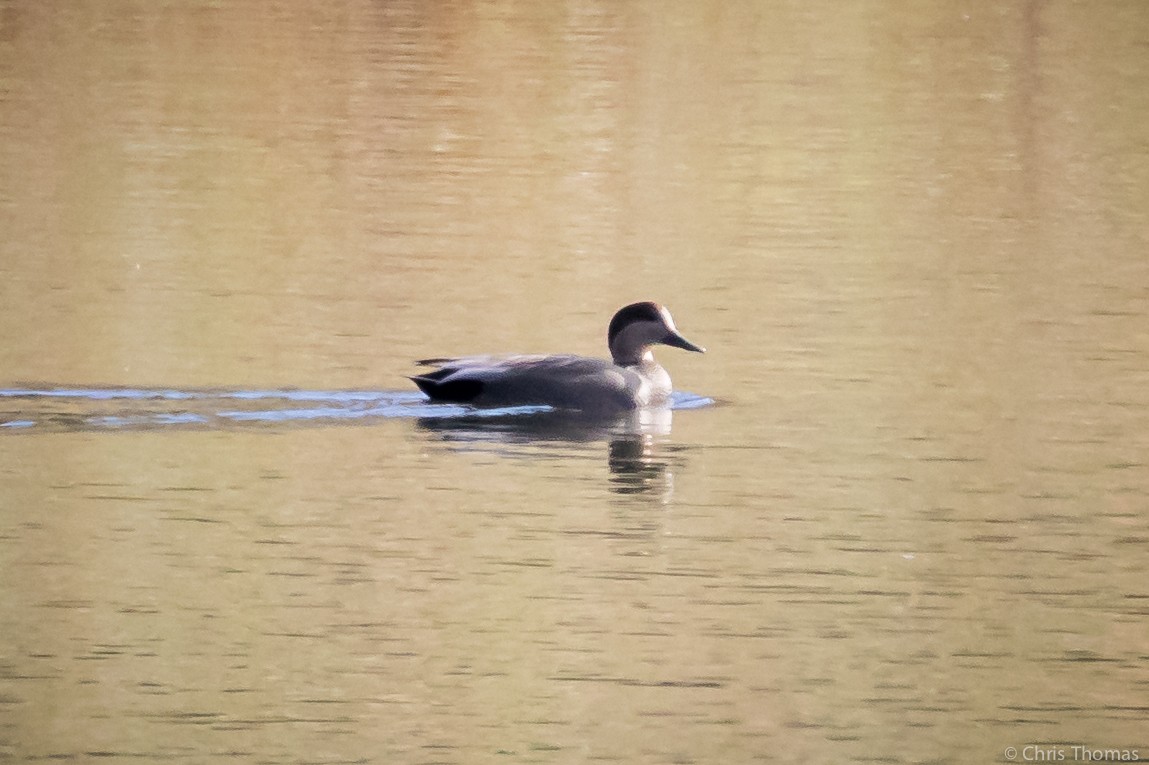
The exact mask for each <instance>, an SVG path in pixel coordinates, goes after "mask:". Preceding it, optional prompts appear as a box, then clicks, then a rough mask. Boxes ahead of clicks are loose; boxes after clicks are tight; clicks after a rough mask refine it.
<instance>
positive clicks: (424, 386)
mask: <svg viewBox="0 0 1149 765" xmlns="http://www.w3.org/2000/svg"><path fill="white" fill-rule="evenodd" d="M421 363H425V364H430V365H434V366H437V367H438V369H436V370H434V371H433V372H429V373H427V374H425V375H419V376H416V377H413V378H411V379H412V380H414V381H415V384H416V385H418V386H419V388H420V389H421V390H422V391H423V392H424V393H426V394H427V395H428V396H430V397H431V398H433V399H437V400H440V401H457V402H466V403H472V404H480V405H493V406H512V405H520V404H545V405H548V406H552V407H555V408H558V409H581V410H583V411H622V410H627V409H634V408H635V407H639V406H645V405H646V404H648V403H650V402H651V399H652V397H653V394H654V393H655V391H653V390H652V386H651V383H650V381H649V380H648V379H647V378H646V377H644V375H642V374H639V373H638V372H636V371H635V370H633V369H630V368H627V367H620V366H617V365H615V364H613V363H611V362H609V361H605V360H603V359H594V358H588V357H586V356H572V355H562V356H503V357H497V356H469V357H465V358H458V359H428V360H426V361H424V362H421ZM659 371H660V372H661V371H662V370H661V368H659ZM662 374H664V375H665V372H662ZM667 393H669V391H667Z"/></svg>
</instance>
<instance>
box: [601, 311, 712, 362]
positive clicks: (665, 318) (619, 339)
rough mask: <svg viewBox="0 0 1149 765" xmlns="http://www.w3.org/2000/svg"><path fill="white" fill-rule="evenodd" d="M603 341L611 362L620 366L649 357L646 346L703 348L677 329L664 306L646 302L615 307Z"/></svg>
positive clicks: (648, 347) (648, 350) (688, 349)
mask: <svg viewBox="0 0 1149 765" xmlns="http://www.w3.org/2000/svg"><path fill="white" fill-rule="evenodd" d="M606 341H607V344H608V345H609V346H610V355H611V358H613V359H614V363H615V364H619V365H624V366H626V365H631V364H638V363H641V362H643V361H649V360H651V359H652V358H653V354H652V353H651V351H650V347H651V346H652V345H658V344H659V343H661V344H663V345H671V346H674V347H675V348H681V349H683V350H685V351H694V352H696V353H705V351H706V349H705V348H702V347H699V346H697V345H695V344H694V343H692V342H690V341H689V340H687V339H686V338H685V337H683V336H682V335H681V334H680V333H679V332H678V328H677V327H675V326H674V319H672V318H671V316H670V311H668V310H666V307H665V306H661V305H659V304H658V303H653V302H650V301H646V302H642V303H631V304H630V305H628V306H625V307H624V308H620V309H618V312H617V313H616V314H615V315H614V318H613V319H611V320H610V327H609V328H608V329H607V331H606Z"/></svg>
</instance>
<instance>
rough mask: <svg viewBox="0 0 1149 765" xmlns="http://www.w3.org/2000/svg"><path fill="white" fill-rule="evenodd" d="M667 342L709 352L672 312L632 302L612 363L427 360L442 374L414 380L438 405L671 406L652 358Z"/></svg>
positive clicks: (622, 316)
mask: <svg viewBox="0 0 1149 765" xmlns="http://www.w3.org/2000/svg"><path fill="white" fill-rule="evenodd" d="M659 343H661V344H663V345H670V346H673V347H675V348H682V349H683V350H687V351H695V352H696V353H703V352H704V351H705V349H704V348H701V347H699V346H697V345H695V344H694V343H692V342H690V341H689V340H687V339H686V338H685V337H683V336H682V335H681V334H680V333H679V331H678V329H677V328H676V327H675V326H674V319H672V318H671V316H670V311H668V310H666V308H665V307H664V306H661V305H659V304H658V303H652V302H643V303H632V304H631V305H628V306H626V307H625V308H621V309H619V311H618V312H617V313H616V314H615V315H614V318H612V319H611V320H610V327H609V328H608V329H607V344H608V345H609V347H610V355H611V361H606V360H605V359H593V358H587V357H586V356H572V355H559V356H527V355H518V356H466V357H463V358H456V359H424V360H422V361H419V362H418V363H419V364H422V365H424V366H434V367H437V369H435V370H434V371H432V372H427V373H426V374H420V375H415V376H414V377H412V378H411V380H413V381H414V382H415V384H416V385H418V386H419V390H421V391H423V392H424V393H426V394H427V395H428V396H430V397H431V398H432V399H433V400H435V401H454V402H461V403H468V404H476V405H481V406H518V405H532V404H544V405H547V406H551V407H553V408H555V409H576V410H581V411H585V412H597V413H609V412H618V411H625V410H628V409H637V408H641V407H659V406H666V405H667V403H668V402H669V399H670V392H671V386H670V375H669V374H667V373H666V370H665V369H663V368H662V367H661V366H659V364H658V362H656V361H655V360H654V353H653V352H652V351H651V348H652V347H653V346H655V345H658V344H659Z"/></svg>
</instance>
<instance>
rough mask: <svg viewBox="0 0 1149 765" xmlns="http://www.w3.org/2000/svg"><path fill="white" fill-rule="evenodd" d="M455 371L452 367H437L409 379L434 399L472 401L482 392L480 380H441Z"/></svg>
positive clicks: (459, 401) (460, 401)
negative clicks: (432, 370)
mask: <svg viewBox="0 0 1149 765" xmlns="http://www.w3.org/2000/svg"><path fill="white" fill-rule="evenodd" d="M455 371H456V370H454V369H437V370H435V371H434V372H430V373H428V374H425V375H417V376H415V377H412V378H411V381H412V382H414V383H415V384H416V385H418V386H419V390H421V391H423V392H424V393H426V394H427V395H428V396H430V397H431V398H432V399H434V400H436V401H455V402H458V403H467V402H469V401H474V400H475V399H476V398H478V396H479V394H480V393H482V392H483V383H482V381H480V380H447V381H444V380H443V378H444V377H447V376H448V375H450V374H452V373H453V372H455Z"/></svg>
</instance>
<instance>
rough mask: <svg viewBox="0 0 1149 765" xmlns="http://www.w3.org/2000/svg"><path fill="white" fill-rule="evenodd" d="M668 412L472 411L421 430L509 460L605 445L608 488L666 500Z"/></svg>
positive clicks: (429, 421) (423, 421) (426, 422)
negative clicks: (608, 414) (573, 447)
mask: <svg viewBox="0 0 1149 765" xmlns="http://www.w3.org/2000/svg"><path fill="white" fill-rule="evenodd" d="M672 418H673V414H672V412H671V410H670V409H665V408H658V409H640V410H636V411H632V412H627V413H625V414H621V415H616V416H611V417H588V416H586V415H585V414H583V413H577V412H559V411H550V410H548V411H539V412H526V413H521V412H515V413H507V414H500V413H488V412H483V413H479V412H471V413H467V414H461V415H457V416H443V417H423V418H420V419H419V420H418V425H419V427H420V428H422V429H424V430H427V431H429V432H431V433H434V434H435V435H436V436H437V437H438V438H439V439H441V440H442V441H444V442H445V443H449V444H451V445H453V446H456V447H459V448H471V447H479V448H484V447H485V448H491V449H494V450H496V451H498V452H499V453H501V454H504V455H506V456H539V455H540V454H547V455H552V456H553V454H554V450H555V449H559V450H561V449H562V448H563V447H564V446H569V445H572V444H591V443H595V442H606V444H607V447H608V448H607V466H608V468H609V470H610V488H611V489H612V490H613V491H615V492H617V493H619V494H631V495H647V496H651V495H653V496H661V497H664V498H665V497H668V496H669V492H670V488H671V486H672V483H673V480H672V479H673V475H672V470H671V466H672V459H680V458H675V457H673V456H672V454H668V453H666V452H665V451H664V449H665V447H666V444H665V443H664V442H663V438H664V437H665V436H667V435H669V433H670V428H671V421H672Z"/></svg>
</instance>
